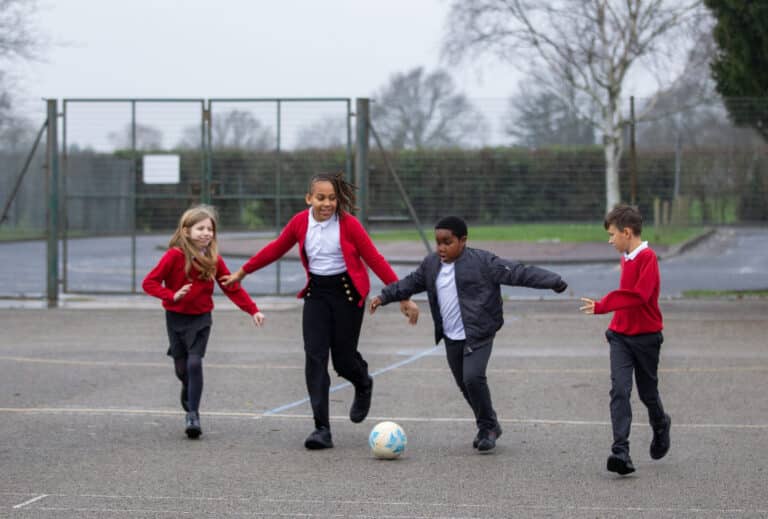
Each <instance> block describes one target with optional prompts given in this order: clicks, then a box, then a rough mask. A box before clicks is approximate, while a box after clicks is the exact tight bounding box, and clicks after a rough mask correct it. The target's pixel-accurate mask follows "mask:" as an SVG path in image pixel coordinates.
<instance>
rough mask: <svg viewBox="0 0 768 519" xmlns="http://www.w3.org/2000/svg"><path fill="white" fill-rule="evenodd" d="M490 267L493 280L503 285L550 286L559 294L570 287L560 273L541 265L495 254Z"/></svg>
mask: <svg viewBox="0 0 768 519" xmlns="http://www.w3.org/2000/svg"><path fill="white" fill-rule="evenodd" d="M489 267H490V272H491V276H492V278H493V280H494V281H495V282H496V283H500V284H503V285H512V286H521V287H528V288H549V289H551V290H554V291H555V292H557V293H558V294H560V293H562V292H564V291H565V290H566V289H567V288H568V283H566V282H565V280H563V278H561V277H560V275H559V274H556V273H554V272H552V271H551V270H547V269H543V268H541V267H535V266H533V265H524V264H523V263H520V262H517V261H507V260H503V259H501V258H499V257H498V256H495V255H492V256H491V258H490V261H489Z"/></svg>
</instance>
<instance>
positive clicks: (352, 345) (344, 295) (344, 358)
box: [302, 273, 370, 428]
mask: <svg viewBox="0 0 768 519" xmlns="http://www.w3.org/2000/svg"><path fill="white" fill-rule="evenodd" d="M360 299H361V297H360V294H358V292H357V290H355V287H354V286H353V285H352V281H351V280H350V278H349V275H348V274H347V273H342V274H338V275H334V276H319V275H316V274H311V275H310V281H309V287H308V288H307V292H306V294H305V295H304V311H303V315H302V329H303V334H304V354H305V364H304V375H305V377H306V382H307V391H308V393H309V401H310V403H311V404H312V414H313V415H314V419H315V427H316V428H320V427H328V428H330V425H331V424H330V418H329V410H328V398H329V397H328V390H329V388H330V385H331V377H330V376H329V375H328V358H329V357H330V359H331V362H332V363H333V369H334V370H335V371H336V373H338V374H339V376H340V377H343V378H345V379H347V380H349V381H350V382H351V383H352V385H353V386H355V388H361V389H363V388H366V387H368V385H369V384H370V381H369V378H368V363H367V362H366V361H365V359H363V357H362V355H360V352H358V351H357V342H358V339H359V338H360V327H361V326H362V323H363V313H364V311H365V308H364V305H360Z"/></svg>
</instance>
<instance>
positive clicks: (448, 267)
mask: <svg viewBox="0 0 768 519" xmlns="http://www.w3.org/2000/svg"><path fill="white" fill-rule="evenodd" d="M455 267H456V264H455V263H443V264H442V266H441V267H440V272H439V273H438V274H437V281H436V287H437V302H438V304H439V305H440V316H441V317H442V318H443V333H444V334H445V336H446V337H448V338H449V339H451V340H453V341H461V340H464V339H466V338H467V336H466V334H465V333H464V321H462V319H461V309H460V308H459V294H458V292H457V291H456V269H455Z"/></svg>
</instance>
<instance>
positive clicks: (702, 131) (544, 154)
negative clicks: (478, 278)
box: [0, 98, 768, 295]
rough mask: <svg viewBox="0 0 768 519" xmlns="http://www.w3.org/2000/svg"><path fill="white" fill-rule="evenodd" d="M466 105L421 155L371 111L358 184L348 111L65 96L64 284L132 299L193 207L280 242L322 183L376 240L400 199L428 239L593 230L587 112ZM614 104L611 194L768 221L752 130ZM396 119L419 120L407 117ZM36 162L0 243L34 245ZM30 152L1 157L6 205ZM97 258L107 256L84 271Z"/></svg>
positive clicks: (718, 110)
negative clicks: (317, 180) (457, 229)
mask: <svg viewBox="0 0 768 519" xmlns="http://www.w3.org/2000/svg"><path fill="white" fill-rule="evenodd" d="M730 101H733V100H730ZM372 103H373V105H374V106H375V103H376V101H375V100H373V101H372ZM753 104H754V103H753V102H751V103H746V102H745V103H744V107H745V108H744V110H745V111H748V110H749V107H750V106H753ZM472 106H473V107H474V113H473V114H472V121H473V126H468V125H466V124H460V125H458V126H460V127H461V128H463V131H464V133H461V132H453V133H451V135H452V139H453V140H451V139H443V140H442V141H439V142H440V144H433V145H429V146H421V147H415V146H413V145H409V144H407V143H408V142H409V141H408V140H407V139H403V138H398V139H391V138H389V137H390V136H391V133H388V132H391V131H392V128H396V125H393V123H392V121H385V120H383V119H381V118H380V117H379V116H377V115H376V112H375V111H374V115H373V117H372V118H371V119H370V125H371V127H373V128H374V129H376V130H379V133H380V134H381V135H382V143H383V146H382V147H378V146H377V145H376V144H375V142H374V141H373V140H371V146H370V150H369V151H368V152H367V153H366V157H365V158H366V160H365V161H363V163H365V164H367V166H366V167H365V173H366V175H363V176H361V175H360V173H361V172H360V171H353V169H354V168H353V158H357V159H359V158H360V155H361V154H362V153H363V151H358V152H357V156H355V154H354V153H353V151H354V150H364V148H363V147H361V143H354V139H353V127H352V125H353V124H356V125H359V124H360V120H359V119H360V117H357V120H356V119H355V117H354V115H355V114H353V113H352V106H351V100H350V99H347V98H334V99H210V100H204V99H66V100H64V102H63V104H62V105H61V114H60V124H59V130H58V135H59V141H60V144H61V146H60V156H61V176H60V179H61V180H60V186H59V187H60V192H61V200H60V204H59V211H58V213H59V215H60V217H59V220H60V223H61V225H60V228H61V235H60V238H61V239H62V242H61V243H62V252H61V263H62V268H61V272H60V276H61V282H62V287H63V289H64V290H65V291H67V292H113V293H114V292H120V293H129V292H136V291H138V290H139V287H138V286H137V284H138V283H139V282H140V279H141V276H143V275H144V273H145V272H146V271H147V269H148V268H149V267H150V266H151V264H150V263H151V261H153V260H155V259H156V256H157V254H158V252H157V251H158V250H161V249H162V247H163V244H164V243H165V242H166V240H167V238H168V236H169V235H170V233H171V232H172V231H173V228H174V227H175V225H176V222H177V220H178V217H179V215H180V214H181V212H183V210H185V209H186V208H188V207H189V206H190V205H192V204H193V203H197V202H209V203H212V204H214V205H215V206H216V207H217V208H218V209H219V212H220V214H221V220H222V228H223V229H224V231H225V232H231V233H240V236H251V237H255V236H262V237H270V236H274V235H275V233H277V232H278V231H279V230H280V229H281V227H282V226H283V225H284V223H285V222H286V221H287V219H288V218H289V217H290V216H291V215H292V214H294V213H295V212H296V211H297V210H299V209H301V208H303V207H305V205H304V194H305V191H306V182H307V180H308V178H309V177H310V176H311V175H312V174H313V173H316V172H317V171H321V170H326V171H327V170H342V171H345V172H346V175H347V178H350V179H356V180H357V179H361V178H362V179H365V185H364V186H360V187H361V188H363V189H361V192H360V194H361V195H362V199H361V200H360V201H359V205H361V206H362V207H361V208H362V211H361V214H362V215H364V217H365V223H366V224H367V225H369V226H373V227H382V226H393V225H401V226H410V225H412V221H413V217H412V216H413V215H412V214H411V213H410V212H409V210H408V203H409V202H410V204H411V207H412V208H413V210H414V212H415V215H416V217H417V218H418V219H419V220H421V221H422V222H423V223H424V225H425V226H431V223H432V222H434V221H435V220H436V219H437V218H439V217H440V216H442V215H444V214H445V213H446V212H451V213H454V214H459V215H461V216H463V217H465V218H466V219H467V220H468V221H469V222H470V223H471V224H473V225H477V224H510V223H515V222H552V221H561V222H562V221H566V222H573V221H583V222H596V223H597V222H600V221H601V218H602V215H603V214H604V211H605V209H606V208H605V158H604V155H603V150H602V147H601V146H600V145H599V140H600V134H599V132H598V131H597V130H596V129H595V128H593V127H587V126H585V125H584V119H583V117H582V115H583V114H576V113H573V114H565V115H563V114H562V113H560V114H553V115H551V117H549V119H547V120H544V121H537V122H536V124H534V125H532V126H531V127H530V128H529V127H522V126H520V125H519V124H518V125H517V126H515V125H516V124H517V123H519V119H516V118H515V117H516V114H515V113H514V111H512V110H511V108H510V104H509V103H508V102H507V101H504V100H474V102H473V103H472ZM624 108H625V110H624V111H625V119H627V124H626V125H625V131H624V137H625V138H624V154H623V157H622V160H621V164H620V178H621V183H620V187H621V196H622V199H623V200H625V201H629V200H630V198H632V197H634V198H636V202H637V203H638V205H639V206H640V207H641V209H642V210H643V212H644V213H645V215H646V219H647V220H649V221H652V222H654V223H656V224H661V225H668V224H669V225H694V224H696V225H699V224H738V223H746V222H752V223H754V222H757V223H758V224H760V225H765V224H766V222H768V147H766V144H765V138H764V137H763V136H762V135H761V134H760V132H759V131H757V130H755V129H750V127H749V126H738V127H737V126H735V125H734V124H733V123H732V122H731V117H733V115H732V114H731V115H729V113H728V111H726V109H725V108H724V105H723V103H722V102H720V101H712V102H710V103H704V104H701V103H700V104H697V105H691V106H686V105H685V104H684V103H682V104H675V103H670V102H659V101H658V100H657V101H654V102H653V103H651V102H650V101H649V100H638V101H637V111H636V112H637V114H638V116H637V118H636V120H634V125H633V124H632V123H633V121H632V119H631V117H630V113H629V112H630V110H629V103H626V104H625V107H624ZM403 115H404V116H407V115H408V114H403ZM579 117H582V118H581V119H580V118H579ZM516 121H517V123H516ZM433 123H434V121H433ZM404 124H406V125H407V124H411V125H412V126H413V125H414V124H415V123H414V121H410V122H409V121H408V117H404ZM443 124H446V125H450V124H452V123H451V121H445V122H444V123H443ZM438 126H439V125H438ZM531 128H533V129H532V130H531ZM758 129H759V128H758ZM534 130H535V131H534ZM403 131H407V129H404V130H403ZM401 137H402V136H401ZM633 142H634V146H632V143H633ZM404 143H405V144H404ZM0 148H1V146H0ZM633 148H634V154H633V153H632V150H633ZM44 149H45V142H43V143H41V145H40V146H39V147H38V149H37V151H36V152H35V153H34V154H33V155H32V159H31V162H30V167H29V168H28V170H27V173H26V175H25V176H24V177H23V179H22V182H21V184H20V188H19V189H18V192H17V193H16V196H15V197H14V198H13V199H12V201H11V203H10V205H9V211H8V216H7V218H6V220H5V221H4V222H3V223H2V226H0V235H2V236H4V237H6V238H8V237H10V238H19V237H25V238H33V239H34V238H37V239H39V238H41V237H44V236H45V234H46V229H47V225H48V223H47V222H48V220H47V216H48V215H49V211H48V205H49V203H50V202H49V201H48V200H47V199H46V197H45V196H41V195H42V193H44V192H45V190H46V175H45V170H44V166H45V160H44V154H43V150H44ZM28 153H29V150H28V149H17V150H13V151H0V193H1V194H2V196H0V203H2V204H5V203H6V201H7V200H8V199H9V193H10V192H11V190H12V188H13V186H14V184H15V181H16V180H17V178H18V173H19V171H20V170H21V167H22V165H23V164H24V162H25V160H26V158H27V156H28ZM393 171H394V173H396V174H397V179H398V181H399V182H400V183H401V185H402V187H403V188H404V189H403V191H404V192H405V195H406V196H405V197H403V196H402V193H401V191H400V190H399V189H398V185H397V182H396V181H395V179H394V177H393V174H392V173H393ZM633 175H634V179H635V181H634V182H632V177H633ZM93 257H98V258H101V259H100V260H99V261H98V262H95V263H89V262H93V261H94V260H92V258H93ZM148 258H149V259H148ZM43 275H44V273H43V272H41V276H43ZM268 275H270V276H273V281H272V282H270V283H267V284H266V285H263V286H260V287H259V288H258V289H257V292H261V293H285V292H290V291H292V290H293V289H294V288H295V286H294V285H295V283H296V281H295V280H293V281H291V280H287V281H286V280H285V279H283V277H284V276H283V275H282V271H281V267H280V265H277V266H276V267H274V268H273V269H272V270H270V271H269V272H268ZM249 290H250V289H249ZM2 292H3V291H2V290H0V295H3V293H2ZM6 295H7V294H6Z"/></svg>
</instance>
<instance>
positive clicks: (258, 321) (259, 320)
mask: <svg viewBox="0 0 768 519" xmlns="http://www.w3.org/2000/svg"><path fill="white" fill-rule="evenodd" d="M253 324H255V325H256V328H261V326H262V325H263V324H264V314H262V313H261V312H256V313H255V314H253Z"/></svg>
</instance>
